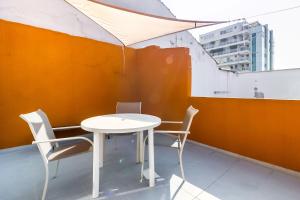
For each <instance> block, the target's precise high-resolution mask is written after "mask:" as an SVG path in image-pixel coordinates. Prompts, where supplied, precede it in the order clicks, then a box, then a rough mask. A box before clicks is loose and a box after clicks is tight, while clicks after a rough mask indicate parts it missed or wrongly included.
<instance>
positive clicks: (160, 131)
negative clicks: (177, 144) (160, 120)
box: [154, 130, 190, 134]
mask: <svg viewBox="0 0 300 200" xmlns="http://www.w3.org/2000/svg"><path fill="white" fill-rule="evenodd" d="M154 133H175V134H190V132H189V131H168V130H155V131H154Z"/></svg>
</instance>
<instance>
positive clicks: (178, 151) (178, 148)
mask: <svg viewBox="0 0 300 200" xmlns="http://www.w3.org/2000/svg"><path fill="white" fill-rule="evenodd" d="M180 143H181V140H180V135H178V137H177V153H178V159H179V160H178V163H179V164H180Z"/></svg>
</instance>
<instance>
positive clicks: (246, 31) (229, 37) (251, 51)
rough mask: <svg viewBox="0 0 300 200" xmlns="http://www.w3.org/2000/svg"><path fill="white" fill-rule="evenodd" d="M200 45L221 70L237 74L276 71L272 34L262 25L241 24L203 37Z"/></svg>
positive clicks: (201, 36) (255, 23)
mask: <svg viewBox="0 0 300 200" xmlns="http://www.w3.org/2000/svg"><path fill="white" fill-rule="evenodd" d="M200 43H201V44H202V45H203V47H204V48H205V49H206V50H207V51H208V52H209V53H210V55H211V56H212V57H213V58H214V59H215V60H216V61H217V63H218V66H219V68H222V69H231V70H235V71H267V70H272V69H273V64H274V62H273V54H274V45H273V43H274V42H273V31H272V30H269V28H268V25H267V24H266V25H261V24H260V23H259V22H254V23H248V22H246V21H243V22H239V23H236V24H233V25H230V26H227V27H224V28H221V29H218V30H215V31H212V32H209V33H206V34H203V35H200Z"/></svg>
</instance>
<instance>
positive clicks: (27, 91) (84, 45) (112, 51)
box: [0, 20, 137, 148]
mask: <svg viewBox="0 0 300 200" xmlns="http://www.w3.org/2000/svg"><path fill="white" fill-rule="evenodd" d="M135 56H136V55H135V51H134V50H133V49H126V68H125V69H123V67H122V49H121V47H120V46H116V45H112V44H108V43H103V42H97V41H94V40H90V39H85V38H80V37H73V36H70V35H67V34H63V33H58V32H54V31H49V30H44V29H40V28H34V27H31V26H27V25H22V24H18V23H12V22H7V21H3V20H0V119H1V123H0V130H1V132H0V148H7V147H12V146H18V145H23V144H29V143H30V142H31V141H32V136H31V133H30V131H29V128H28V127H27V125H26V124H25V122H24V121H22V120H21V119H20V118H19V117H18V116H19V114H21V113H27V112H31V111H34V110H36V109H38V108H41V109H43V110H44V111H45V112H46V113H47V114H48V116H49V118H50V120H51V122H52V124H53V126H64V125H74V124H79V122H80V121H81V120H82V119H84V118H86V117H89V116H92V115H96V114H104V113H112V112H114V110H115V104H116V102H117V101H118V100H136V96H137V91H135V79H134V76H133V75H134V72H135V71H136V70H135V69H134V67H135V66H136V65H135V61H136V59H135Z"/></svg>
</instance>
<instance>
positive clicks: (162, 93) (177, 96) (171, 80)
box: [136, 46, 191, 120]
mask: <svg viewBox="0 0 300 200" xmlns="http://www.w3.org/2000/svg"><path fill="white" fill-rule="evenodd" d="M136 55H137V62H136V63H137V66H138V67H137V71H138V75H139V76H138V77H137V82H138V83H139V84H138V95H139V97H140V99H141V101H142V102H143V112H145V113H150V114H155V115H158V116H160V117H161V118H163V119H169V120H171V119H174V118H175V119H176V118H182V115H183V113H184V111H185V109H186V106H187V100H188V97H189V96H190V83H191V62H190V61H191V59H190V55H189V51H188V49H187V48H170V49H159V47H156V46H151V47H148V48H145V49H141V50H137V52H136Z"/></svg>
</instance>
